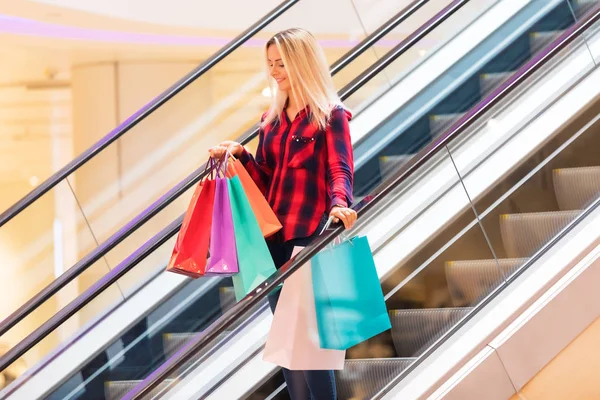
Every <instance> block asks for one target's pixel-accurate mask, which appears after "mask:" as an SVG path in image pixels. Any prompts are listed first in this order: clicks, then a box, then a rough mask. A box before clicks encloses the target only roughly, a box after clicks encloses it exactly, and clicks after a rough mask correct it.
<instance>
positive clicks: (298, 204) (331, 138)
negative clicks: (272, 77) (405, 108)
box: [240, 106, 354, 241]
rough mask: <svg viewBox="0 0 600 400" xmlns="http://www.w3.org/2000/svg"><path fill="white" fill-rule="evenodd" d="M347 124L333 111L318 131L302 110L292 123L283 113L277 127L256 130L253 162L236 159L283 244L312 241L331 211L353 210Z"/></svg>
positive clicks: (345, 114)
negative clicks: (279, 228)
mask: <svg viewBox="0 0 600 400" xmlns="http://www.w3.org/2000/svg"><path fill="white" fill-rule="evenodd" d="M351 118H352V114H351V113H350V112H349V111H347V110H345V109H344V108H342V107H341V106H336V107H335V108H334V109H333V110H332V111H331V117H330V119H329V123H328V125H327V128H326V129H324V130H323V129H319V128H318V127H317V126H316V125H315V124H312V123H310V121H309V117H308V113H307V111H306V110H302V111H300V112H299V113H298V115H297V116H296V118H295V119H294V120H293V121H291V122H290V120H289V118H288V117H287V113H286V112H285V110H284V111H283V113H282V115H281V123H279V122H277V121H274V122H273V123H271V124H270V125H269V126H267V127H266V128H265V129H261V130H260V132H259V136H258V147H257V149H256V157H253V156H252V155H251V154H250V153H249V152H248V151H247V150H244V152H243V153H242V155H241V156H240V161H241V162H242V163H243V164H244V166H245V167H246V170H247V171H248V173H249V174H250V176H251V177H252V179H253V180H254V181H255V182H256V184H257V185H258V187H259V189H260V190H261V191H262V193H263V194H264V195H265V197H266V199H267V201H268V202H269V204H270V205H271V208H273V211H275V214H276V215H277V217H278V218H279V221H281V224H282V225H283V229H282V235H283V240H284V241H287V240H290V239H296V238H304V237H308V236H310V235H312V234H313V233H314V232H315V231H316V229H317V226H318V224H319V221H320V220H321V218H322V217H323V214H325V213H328V211H329V210H330V209H331V207H332V206H334V205H341V206H343V207H348V205H350V204H352V184H353V180H354V179H353V178H354V160H353V155H352V142H351V141H350V127H349V125H348V121H349V120H350V119H351Z"/></svg>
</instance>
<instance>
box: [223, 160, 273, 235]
mask: <svg viewBox="0 0 600 400" xmlns="http://www.w3.org/2000/svg"><path fill="white" fill-rule="evenodd" d="M236 175H237V176H238V177H239V178H240V181H241V183H242V187H243V188H244V191H245V192H246V196H247V197H248V201H249V202H250V206H251V207H252V210H253V211H254V215H255V217H256V220H257V221H258V225H259V226H260V230H261V231H262V234H263V236H264V237H269V236H271V235H272V234H274V233H276V232H278V231H279V230H280V229H281V227H282V226H281V222H279V220H278V219H277V216H276V215H275V213H274V212H273V210H272V209H271V206H269V203H268V202H267V200H266V199H265V196H264V195H263V194H262V193H261V191H260V189H259V188H258V186H256V183H254V181H253V180H252V177H251V176H250V174H248V171H246V169H245V168H244V166H243V165H242V162H241V161H240V160H237V159H233V157H231V156H230V157H229V162H228V163H227V176H228V177H229V178H231V177H233V176H236Z"/></svg>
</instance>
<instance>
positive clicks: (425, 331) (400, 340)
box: [390, 307, 471, 357]
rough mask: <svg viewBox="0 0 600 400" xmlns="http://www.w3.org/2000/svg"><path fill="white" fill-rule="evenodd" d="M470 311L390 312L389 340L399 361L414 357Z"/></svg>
mask: <svg viewBox="0 0 600 400" xmlns="http://www.w3.org/2000/svg"><path fill="white" fill-rule="evenodd" d="M470 310H471V308H469V307H456V308H424V309H417V310H393V311H390V319H391V321H392V340H393V341H394V347H395V348H396V352H397V353H398V355H399V356H400V357H417V356H419V355H420V354H421V352H423V351H424V350H426V349H427V348H428V347H429V346H430V345H431V344H432V343H433V342H435V341H436V340H437V339H438V338H439V337H440V336H442V335H443V334H444V333H445V332H446V331H447V330H448V329H450V328H451V327H452V326H453V325H454V324H456V323H457V322H458V321H459V320H460V319H461V318H462V317H464V316H465V315H467V313H469V311H470Z"/></svg>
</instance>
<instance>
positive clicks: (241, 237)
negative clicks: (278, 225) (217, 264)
mask: <svg viewBox="0 0 600 400" xmlns="http://www.w3.org/2000/svg"><path fill="white" fill-rule="evenodd" d="M227 184H228V189H229V202H230V204H231V214H232V216H233V230H234V233H235V247H236V251H237V259H238V268H239V273H237V274H235V275H233V288H234V291H235V298H236V300H237V301H240V300H241V299H243V298H244V296H246V295H247V294H248V293H249V292H250V291H252V290H253V289H254V288H256V287H257V286H258V285H260V284H261V283H262V282H264V280H265V279H267V278H268V277H269V276H271V275H272V274H273V273H275V271H276V269H275V263H274V262H273V259H272V258H271V253H269V248H268V247H267V243H266V242H265V239H264V237H263V235H262V232H261V230H260V227H259V226H258V222H257V221H256V217H255V216H254V213H253V212H252V207H251V206H250V203H249V202H248V198H247V197H246V193H245V192H244V188H243V187H242V183H241V182H240V179H239V176H237V175H236V176H234V177H233V178H231V179H228V180H227Z"/></svg>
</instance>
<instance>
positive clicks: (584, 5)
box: [572, 0, 598, 17]
mask: <svg viewBox="0 0 600 400" xmlns="http://www.w3.org/2000/svg"><path fill="white" fill-rule="evenodd" d="M572 2H573V6H574V8H575V14H576V15H577V17H583V16H584V14H585V13H586V12H588V11H589V10H590V9H591V8H593V7H594V6H596V5H597V4H598V0H572Z"/></svg>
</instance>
